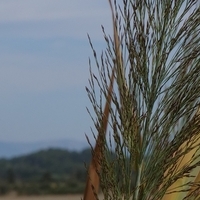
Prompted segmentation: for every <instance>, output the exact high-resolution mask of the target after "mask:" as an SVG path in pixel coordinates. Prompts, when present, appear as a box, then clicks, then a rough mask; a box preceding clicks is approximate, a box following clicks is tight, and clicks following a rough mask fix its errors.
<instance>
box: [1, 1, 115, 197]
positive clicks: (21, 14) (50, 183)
mask: <svg viewBox="0 0 200 200" xmlns="http://www.w3.org/2000/svg"><path fill="white" fill-rule="evenodd" d="M110 24H111V15H110V10H109V5H108V2H107V0H101V1H97V0H95V1H94V0H84V1H82V0H74V1H66V0H48V1H47V0H34V1H32V0H18V1H15V0H9V1H4V0H3V1H0V30H1V31H0V158H1V159H0V180H1V181H0V184H1V187H0V193H1V194H4V193H6V192H7V191H9V190H10V189H16V190H17V191H18V192H19V193H21V194H22V193H27V194H29V193H30V194H31V193H49V192H50V190H52V191H53V192H54V193H66V192H69V191H66V188H67V187H66V184H68V182H70V181H68V182H67V181H66V180H72V179H73V180H76V179H78V178H80V180H81V181H85V174H84V172H85V171H83V170H85V168H84V164H83V162H86V163H87V162H89V159H90V151H88V149H87V148H88V147H89V145H88V143H87V141H86V138H85V134H87V135H88V136H89V137H90V138H91V140H92V139H93V136H92V134H91V131H90V127H93V125H92V121H91V119H90V117H89V115H88V113H87V111H86V107H88V108H89V109H91V106H90V102H89V100H88V97H87V93H86V91H85V86H87V85H88V78H89V65H88V58H89V57H91V58H92V51H91V48H90V45H89V42H88V38H87V33H88V34H89V35H90V37H91V39H92V41H93V45H94V47H95V49H96V50H97V53H98V54H99V55H100V53H101V51H102V49H103V48H104V47H105V42H104V39H103V34H102V31H101V25H103V26H104V28H105V30H106V32H107V33H108V34H110V33H111V30H112V26H110ZM92 66H93V71H96V69H95V68H96V66H95V63H94V62H93V65H92ZM75 169H76V170H75ZM73 170H74V171H73ZM69 174H71V175H69ZM72 177H73V178H72ZM74 177H75V178H74ZM81 177H82V178H81ZM38 181H40V183H41V188H42V187H43V189H41V188H37V187H35V189H33V191H29V190H30V188H34V187H33V185H34V184H35V185H37V184H36V182H38ZM5 182H6V183H7V184H8V186H5ZM70 183H72V182H70ZM59 184H60V186H59V187H58V185H59ZM73 184H74V185H73ZM22 186H23V188H26V191H22ZM39 187H40V186H39ZM57 187H58V188H57ZM69 187H71V188H75V187H76V188H78V189H77V190H78V191H79V192H80V191H81V188H82V187H83V182H82V183H78V182H76V181H75V183H72V185H71V186H69ZM69 187H68V188H69ZM52 188H54V189H52ZM62 188H65V189H63V190H62ZM59 190H60V192H59ZM71 192H73V191H71Z"/></svg>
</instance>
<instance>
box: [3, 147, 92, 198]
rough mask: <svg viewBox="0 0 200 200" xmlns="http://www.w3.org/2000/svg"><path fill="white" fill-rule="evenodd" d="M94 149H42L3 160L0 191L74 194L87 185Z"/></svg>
mask: <svg viewBox="0 0 200 200" xmlns="http://www.w3.org/2000/svg"><path fill="white" fill-rule="evenodd" d="M90 158H91V150H90V149H85V150H83V151H81V152H75V151H73V152H70V151H67V150H62V149H48V150H42V151H39V152H36V153H33V154H30V155H27V156H21V157H16V158H12V159H0V184H1V187H0V192H1V193H6V192H7V191H9V190H10V189H14V190H17V191H18V193H28V194H34V193H38V194H40V193H42V194H43V193H73V192H81V191H82V190H83V188H84V183H85V178H86V168H85V164H86V165H87V164H88V163H89V161H90Z"/></svg>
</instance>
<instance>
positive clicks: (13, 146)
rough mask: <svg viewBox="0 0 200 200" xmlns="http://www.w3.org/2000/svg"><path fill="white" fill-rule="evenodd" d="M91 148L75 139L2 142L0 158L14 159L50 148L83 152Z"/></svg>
mask: <svg viewBox="0 0 200 200" xmlns="http://www.w3.org/2000/svg"><path fill="white" fill-rule="evenodd" d="M87 147H89V145H88V143H87V141H78V140H74V139H62V140H50V141H39V142H28V143H22V142H2V141H0V158H12V157H16V156H21V155H26V154H30V153H32V152H36V151H39V150H45V149H48V148H61V149H67V150H75V151H81V150H83V149H84V148H87Z"/></svg>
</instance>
